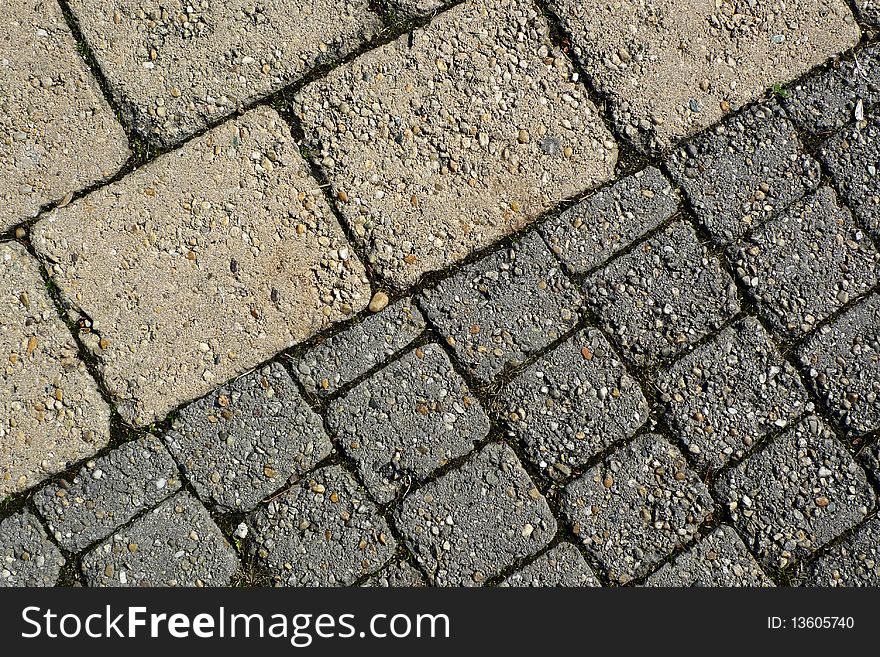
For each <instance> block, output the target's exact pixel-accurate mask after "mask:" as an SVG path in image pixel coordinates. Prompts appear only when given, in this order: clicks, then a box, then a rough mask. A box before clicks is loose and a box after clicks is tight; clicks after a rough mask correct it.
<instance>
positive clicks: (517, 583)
mask: <svg viewBox="0 0 880 657" xmlns="http://www.w3.org/2000/svg"><path fill="white" fill-rule="evenodd" d="M500 586H509V587H536V588H537V587H551V586H556V587H580V586H600V584H599V580H597V579H596V576H595V575H594V574H593V570H592V569H591V568H590V566H589V565H588V564H587V562H586V561H585V560H584V557H583V555H582V554H581V553H580V551H579V550H578V549H577V548H576V547H575V546H574V545H572V544H571V543H560V544H559V545H557V546H556V547H554V548H553V549H551V550H549V551H547V552H546V553H544V554H542V555H541V556H540V557H538V558H537V559H535V560H534V561H533V562H532V563H530V564H529V565H528V566H526V567H525V568H522V569H521V570H518V571H516V572H515V573H513V574H512V575H510V576H508V577H507V578H506V579H505V580H504V581H503V582H501V584H500Z"/></svg>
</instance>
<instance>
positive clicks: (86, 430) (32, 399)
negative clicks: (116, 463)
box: [0, 242, 110, 500]
mask: <svg viewBox="0 0 880 657" xmlns="http://www.w3.org/2000/svg"><path fill="white" fill-rule="evenodd" d="M0 353H2V354H3V366H2V369H0V418H2V420H0V500H2V499H3V498H4V497H6V496H7V495H9V494H10V493H17V492H20V491H23V490H25V489H26V488H29V487H31V486H33V485H34V484H36V483H38V482H40V481H42V480H43V479H45V478H46V477H48V476H49V475H51V474H54V473H56V472H59V471H60V470H64V469H65V468H67V467H68V466H69V465H71V464H72V463H74V462H75V461H79V460H80V459H83V458H86V457H87V456H91V455H92V454H94V453H95V452H96V451H98V450H99V449H100V448H101V447H103V446H104V445H106V444H107V441H108V440H109V439H110V408H109V407H108V406H107V404H106V403H105V402H104V400H103V398H102V397H101V393H100V392H99V390H98V386H97V385H96V384H95V381H94V380H93V379H92V377H91V375H89V373H88V371H87V370H86V366H85V364H84V363H83V362H82V361H81V360H80V359H79V355H78V350H77V345H76V342H75V341H74V340H73V336H72V335H71V334H70V332H69V331H68V329H67V326H65V325H64V322H62V321H61V318H60V317H58V313H57V311H56V309H55V305H54V303H53V302H52V300H51V299H50V298H49V295H48V293H47V291H46V284H45V282H44V281H43V278H42V277H41V276H40V270H39V265H38V264H37V262H36V261H35V260H34V259H33V258H31V257H30V256H29V255H28V254H27V252H26V251H25V250H24V248H22V247H21V246H20V245H18V244H17V243H14V242H6V243H0Z"/></svg>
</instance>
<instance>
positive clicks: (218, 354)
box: [33, 107, 370, 426]
mask: <svg viewBox="0 0 880 657" xmlns="http://www.w3.org/2000/svg"><path fill="white" fill-rule="evenodd" d="M33 243H34V247H35V248H36V249H37V251H38V252H39V253H40V254H41V255H42V256H43V257H45V258H46V259H47V260H48V261H49V262H50V263H51V265H50V267H49V269H50V273H51V274H52V276H53V279H54V280H55V282H56V283H57V285H58V287H59V288H60V291H61V294H62V296H63V299H64V302H65V304H66V305H67V306H68V307H69V309H70V312H71V314H72V315H85V316H87V317H89V318H90V319H91V322H92V325H91V329H92V331H91V332H90V333H88V334H85V335H84V340H85V343H86V346H87V347H88V348H89V349H90V350H91V351H92V353H93V354H94V356H95V358H96V359H97V361H98V368H99V369H100V371H101V374H102V375H103V378H104V382H105V384H106V385H107V388H108V389H109V391H110V393H111V394H112V395H113V397H114V398H115V400H116V404H117V408H118V409H119V412H120V414H121V415H122V416H123V418H124V419H126V420H127V421H128V422H130V423H132V424H134V425H139V426H140V425H145V424H149V423H150V422H153V421H155V420H156V419H159V418H162V417H164V416H165V415H166V414H167V413H168V412H169V411H170V410H172V409H173V408H175V407H177V406H179V405H180V404H182V403H185V402H188V401H191V400H193V399H197V398H199V397H201V396H203V395H205V394H207V393H208V392H210V391H211V390H212V389H214V388H215V387H216V386H217V385H218V384H220V383H222V382H223V381H226V380H228V379H230V378H232V377H234V376H236V375H238V374H241V373H243V372H246V371H248V370H250V369H251V368H253V367H255V366H256V365H258V364H259V363H262V362H264V361H266V360H268V359H269V358H270V357H272V356H274V355H275V354H276V353H278V352H279V351H281V350H282V349H285V348H287V347H289V346H291V345H292V344H295V343H298V342H300V341H302V340H304V339H305V338H308V337H310V336H311V335H313V334H314V333H315V332H317V331H318V330H320V329H322V328H326V327H327V326H328V325H329V324H330V323H331V322H335V321H339V320H341V319H344V318H346V317H348V316H350V315H351V314H352V313H355V312H357V311H359V310H361V309H362V308H364V307H365V306H366V305H367V302H368V300H369V295H370V293H369V286H368V284H367V280H366V274H365V271H364V269H363V266H362V265H361V264H360V263H359V262H358V260H357V259H356V258H355V257H354V255H352V254H351V252H350V248H349V244H348V242H347V241H346V239H345V236H344V235H343V232H342V229H341V227H340V226H339V224H338V223H337V221H336V219H335V218H334V216H333V213H332V212H331V210H330V207H329V206H328V205H327V202H326V201H325V200H324V197H323V195H322V193H321V191H320V189H319V187H318V183H317V182H316V181H315V180H314V179H313V178H312V177H311V176H310V172H309V168H308V165H307V164H306V163H305V161H304V160H303V159H302V156H301V155H300V154H299V151H298V147H297V145H296V143H295V142H294V140H293V138H292V137H291V135H290V131H289V129H288V127H287V124H286V123H285V122H284V121H283V120H282V119H281V117H279V116H278V114H277V113H275V111H274V110H271V109H268V108H263V107H261V108H258V109H255V110H252V111H250V112H248V113H246V114H244V115H242V116H241V117H239V118H237V119H235V120H233V121H229V122H227V123H224V124H223V125H221V126H219V127H217V128H215V129H213V130H211V131H210V132H207V133H205V134H204V135H202V136H200V137H198V138H197V139H194V140H192V141H190V142H188V143H187V144H186V145H185V146H183V147H182V148H181V149H179V150H176V151H173V152H170V153H167V154H165V155H163V156H161V157H159V158H158V159H156V160H154V161H152V162H150V163H149V164H147V165H145V166H143V167H141V168H140V169H138V170H137V171H135V172H133V173H131V174H130V175H128V176H126V177H125V178H123V179H122V180H120V181H118V182H116V183H114V184H112V185H109V186H107V187H103V188H101V189H100V190H98V191H96V192H93V193H92V194H89V195H88V196H86V197H84V198H82V199H80V200H78V201H75V202H74V203H72V204H70V205H68V206H67V207H65V208H62V209H60V210H57V211H55V212H53V213H51V214H50V215H48V216H47V217H46V218H45V219H43V220H41V221H40V222H39V223H37V224H36V226H35V228H34V234H33ZM108 262H110V263H113V266H107V265H108Z"/></svg>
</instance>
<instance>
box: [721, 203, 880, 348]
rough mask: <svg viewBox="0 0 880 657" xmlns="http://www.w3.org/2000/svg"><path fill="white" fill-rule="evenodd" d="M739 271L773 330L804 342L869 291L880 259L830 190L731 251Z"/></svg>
mask: <svg viewBox="0 0 880 657" xmlns="http://www.w3.org/2000/svg"><path fill="white" fill-rule="evenodd" d="M729 254H730V259H731V261H732V262H733V264H734V266H735V267H736V273H737V275H738V276H739V277H740V279H741V280H742V281H743V283H745V285H746V287H747V288H748V290H749V294H750V295H751V296H752V297H753V299H754V300H755V302H756V303H757V305H758V310H759V312H760V313H761V315H763V316H764V317H765V318H766V319H767V321H768V322H769V323H770V324H771V325H772V327H773V329H774V330H775V331H777V332H778V333H779V334H781V335H782V336H783V337H786V338H796V337H798V336H800V335H802V334H803V333H805V332H807V331H810V330H812V329H813V328H814V327H815V326H816V324H818V323H819V322H820V321H822V320H823V319H825V318H826V317H828V316H829V315H830V314H832V313H833V312H834V311H836V310H838V309H839V308H841V307H842V306H843V305H844V304H845V303H847V302H848V301H849V300H850V299H855V298H857V297H858V296H860V295H862V294H864V293H865V292H867V291H868V290H869V289H870V288H871V287H872V286H873V285H874V284H875V283H876V282H877V270H878V263H880V255H878V253H877V251H876V249H875V248H874V246H873V245H872V244H871V242H870V240H869V239H868V236H867V235H865V234H864V233H862V231H861V230H859V229H858V228H857V227H856V226H855V225H854V224H853V219H852V215H851V214H850V212H849V210H847V209H846V208H845V207H843V206H840V205H838V203H837V197H836V196H835V194H834V191H833V190H832V189H831V188H830V187H822V188H821V189H820V190H819V191H818V192H817V193H816V194H815V195H813V196H810V197H808V198H806V199H803V200H802V201H799V202H798V203H796V204H795V205H794V206H792V207H791V208H789V209H788V210H787V211H786V212H785V213H783V214H782V215H781V216H779V217H777V218H776V219H774V220H773V221H771V222H770V223H768V224H765V225H764V226H762V227H761V228H758V229H757V230H756V231H754V232H752V233H750V234H749V235H747V236H746V237H745V238H743V240H741V241H740V242H739V243H737V244H736V245H735V246H733V247H731V248H730V251H729Z"/></svg>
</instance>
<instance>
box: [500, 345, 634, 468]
mask: <svg viewBox="0 0 880 657" xmlns="http://www.w3.org/2000/svg"><path fill="white" fill-rule="evenodd" d="M501 400H502V401H503V403H504V406H505V410H506V413H507V415H506V419H507V421H508V423H509V425H510V428H511V431H512V433H513V434H514V435H515V436H516V437H517V438H518V439H519V440H520V442H521V443H522V444H523V445H525V447H526V450H527V452H528V454H529V456H530V457H531V459H532V460H533V462H534V463H535V464H536V465H537V466H538V467H539V468H541V469H542V470H543V469H547V470H548V471H550V472H549V473H550V474H553V475H556V476H567V475H570V474H571V469H572V468H576V467H578V466H581V465H583V464H584V463H586V462H587V461H588V460H590V459H591V458H592V457H593V456H595V455H596V454H598V453H600V452H601V451H602V450H603V449H605V448H607V447H608V446H609V445H611V444H612V443H614V442H617V441H620V440H624V439H626V438H629V437H630V436H632V435H633V434H634V433H635V431H636V429H638V428H639V426H640V425H641V424H642V423H643V422H644V421H645V420H646V419H647V417H648V402H647V401H646V400H645V397H644V395H643V394H642V390H641V388H640V387H639V383H638V381H636V380H635V379H633V378H632V377H631V376H629V374H627V372H626V369H624V367H623V364H622V363H621V362H620V360H619V359H618V357H617V355H616V354H615V353H614V351H613V350H612V349H611V346H610V345H609V344H608V341H607V340H606V339H605V337H604V336H603V335H602V333H601V332H599V331H597V330H595V329H588V330H584V331H580V332H578V333H577V334H576V335H574V336H572V337H571V338H570V339H569V340H567V341H565V342H564V343H563V344H561V345H559V346H558V347H556V348H555V349H553V350H552V351H550V352H549V353H547V354H545V355H544V356H542V357H541V358H540V359H538V360H537V361H535V362H534V363H533V364H532V365H530V366H529V367H528V368H526V369H525V370H524V371H523V372H521V373H520V374H519V376H517V378H516V379H514V380H513V381H511V382H510V383H509V384H508V385H507V386H506V387H505V388H504V390H503V391H502V392H501Z"/></svg>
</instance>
